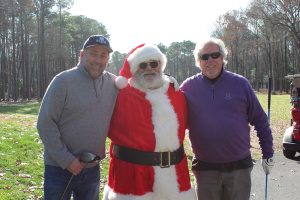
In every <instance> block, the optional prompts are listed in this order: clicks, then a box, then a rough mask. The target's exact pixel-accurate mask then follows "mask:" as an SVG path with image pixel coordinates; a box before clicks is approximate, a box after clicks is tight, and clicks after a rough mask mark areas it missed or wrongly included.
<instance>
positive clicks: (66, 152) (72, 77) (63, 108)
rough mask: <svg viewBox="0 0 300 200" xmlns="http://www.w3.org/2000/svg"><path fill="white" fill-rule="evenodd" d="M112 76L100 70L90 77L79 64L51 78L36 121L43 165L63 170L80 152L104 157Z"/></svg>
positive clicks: (112, 99) (113, 96)
mask: <svg viewBox="0 0 300 200" xmlns="http://www.w3.org/2000/svg"><path fill="white" fill-rule="evenodd" d="M115 78H116V77H115V75H113V74H111V73H109V72H107V71H104V72H103V74H102V75H101V76H100V77H98V78H97V79H95V80H93V79H92V78H91V77H90V76H89V74H88V73H87V71H86V70H85V68H84V66H82V65H81V64H78V65H77V66H76V67H74V68H72V69H70V70H67V71H64V72H62V73H60V74H58V75H56V76H55V77H54V78H53V80H52V81H51V83H50V85H49V86H48V88H47V91H46V93H45V96H44V98H43V101H42V104H41V108H40V112H39V115H38V121H37V129H38V132H39V135H40V137H41V139H42V141H43V144H44V163H45V165H53V166H60V167H62V168H63V169H65V168H66V167H67V166H68V165H69V164H70V163H71V162H72V160H73V159H75V156H77V155H79V154H80V153H81V152H84V151H86V152H90V153H93V154H96V155H99V156H100V157H101V159H103V158H104V157H105V139H106V136H107V133H108V128H109V123H110V119H111V116H112V112H113V108H114V104H115V100H116V97H117V93H118V89H117V88H116V87H115V84H114V80H115Z"/></svg>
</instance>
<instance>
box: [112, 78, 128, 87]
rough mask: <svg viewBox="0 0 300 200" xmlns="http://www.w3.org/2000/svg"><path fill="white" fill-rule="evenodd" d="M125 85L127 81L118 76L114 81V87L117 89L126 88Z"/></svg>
mask: <svg viewBox="0 0 300 200" xmlns="http://www.w3.org/2000/svg"><path fill="white" fill-rule="evenodd" d="M127 84H128V80H127V78H125V77H124V76H118V77H117V78H116V80H115V85H116V86H117V88H119V89H123V88H125V87H126V86H127Z"/></svg>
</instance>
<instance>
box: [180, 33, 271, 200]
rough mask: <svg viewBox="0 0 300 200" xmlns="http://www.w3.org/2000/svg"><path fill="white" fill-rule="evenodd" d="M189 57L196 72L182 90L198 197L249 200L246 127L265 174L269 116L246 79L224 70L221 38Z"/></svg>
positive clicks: (267, 170)
mask: <svg viewBox="0 0 300 200" xmlns="http://www.w3.org/2000/svg"><path fill="white" fill-rule="evenodd" d="M194 56H195V59H196V64H197V66H199V67H200V70H201V73H198V74H196V75H194V76H192V77H190V78H188V79H187V80H185V81H184V82H183V83H182V85H181V90H182V91H183V92H184V94H185V96H186V99H187V103H188V112H189V116H188V117H189V131H190V140H191V144H192V149H193V152H194V154H195V159H194V160H193V164H192V171H193V173H194V175H195V177H196V180H197V194H198V199H207V200H248V199H249V198H250V191H251V171H252V168H253V163H252V158H251V153H250V147H251V145H250V126H249V124H250V125H252V126H254V127H255V130H256V132H257V136H258V138H259V141H260V146H261V149H262V166H263V169H264V171H265V173H266V174H269V173H270V171H271V168H272V166H273V165H274V162H273V159H272V157H273V137H272V132H271V129H270V125H269V122H268V118H267V116H266V114H265V112H264V111H263V109H262V107H261V105H260V103H259V101H258V99H257V97H256V95H255V93H254V91H253V89H252V87H251V85H250V83H249V82H248V80H247V79H246V78H245V77H243V76H240V75H238V74H234V73H232V72H229V71H226V70H225V68H224V67H225V65H226V63H227V61H226V56H227V50H226V47H225V45H224V42H223V41H222V40H220V39H216V38H210V39H209V40H206V41H204V42H202V43H198V44H197V45H196V48H195V51H194Z"/></svg>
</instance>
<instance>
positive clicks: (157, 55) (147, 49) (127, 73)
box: [115, 44, 167, 89]
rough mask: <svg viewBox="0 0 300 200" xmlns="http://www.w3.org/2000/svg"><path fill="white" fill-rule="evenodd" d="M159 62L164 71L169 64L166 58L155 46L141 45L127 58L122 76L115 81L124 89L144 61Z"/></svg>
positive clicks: (122, 69)
mask: <svg viewBox="0 0 300 200" xmlns="http://www.w3.org/2000/svg"><path fill="white" fill-rule="evenodd" d="M149 60H159V61H160V63H161V70H162V71H164V69H165V67H166V63H167V58H166V56H165V55H164V54H163V53H162V52H161V51H160V50H159V48H158V47H157V46H155V45H146V44H141V45H139V46H137V47H135V48H134V49H132V50H131V51H130V52H129V53H128V55H127V57H126V58H125V61H124V64H123V67H122V68H121V70H120V73H119V74H120V76H119V77H117V79H116V80H115V84H116V86H117V87H118V88H119V89H123V88H125V87H126V86H127V84H128V79H130V78H131V77H132V74H134V73H135V72H136V71H137V70H138V65H139V64H140V63H141V62H143V61H149Z"/></svg>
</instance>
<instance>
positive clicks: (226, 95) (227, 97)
mask: <svg viewBox="0 0 300 200" xmlns="http://www.w3.org/2000/svg"><path fill="white" fill-rule="evenodd" d="M224 99H225V100H227V101H229V100H231V99H232V97H231V94H230V93H229V92H226V94H225V97H224Z"/></svg>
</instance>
